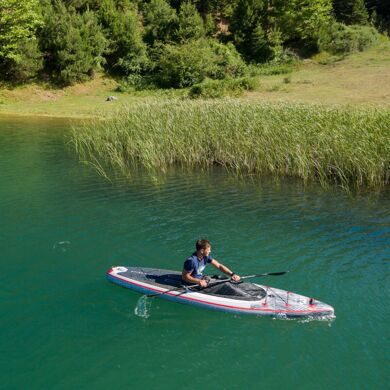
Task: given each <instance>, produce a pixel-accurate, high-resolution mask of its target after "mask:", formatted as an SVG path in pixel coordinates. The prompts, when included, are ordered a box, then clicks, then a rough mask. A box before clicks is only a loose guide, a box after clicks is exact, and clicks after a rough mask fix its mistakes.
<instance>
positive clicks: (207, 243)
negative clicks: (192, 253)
mask: <svg viewBox="0 0 390 390" xmlns="http://www.w3.org/2000/svg"><path fill="white" fill-rule="evenodd" d="M195 245H196V250H197V251H200V250H201V249H206V248H207V247H209V246H211V242H210V241H209V240H206V239H204V238H202V239H200V240H198V241H196V244H195Z"/></svg>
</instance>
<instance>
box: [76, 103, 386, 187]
mask: <svg viewBox="0 0 390 390" xmlns="http://www.w3.org/2000/svg"><path fill="white" fill-rule="evenodd" d="M389 128H390V111H389V110H387V109H380V108H352V107H324V106H319V105H311V106H309V105H299V104H298V105H297V104H291V103H277V104H275V103H273V104H270V103H262V104H259V103H253V102H248V101H242V100H231V99H222V100H214V101H210V100H197V101H191V100H171V101H169V102H167V101H148V102H140V103H137V104H134V105H133V106H131V107H128V108H127V109H123V110H122V111H119V112H117V114H116V115H115V117H114V118H112V119H109V120H106V121H94V122H88V123H86V124H85V125H84V126H83V127H82V128H77V129H75V130H74V131H73V144H74V146H75V148H76V149H77V151H78V152H79V153H80V155H81V156H82V158H83V159H86V160H88V161H91V162H93V163H94V164H95V166H96V167H98V168H99V169H100V170H101V171H102V172H104V169H103V167H105V166H113V167H114V168H116V169H119V170H120V171H122V172H123V173H125V174H128V173H129V172H130V171H131V169H132V167H133V166H136V165H141V166H144V167H146V168H149V169H158V170H161V171H165V170H167V169H168V168H169V167H170V166H177V165H179V166H184V167H206V168H207V167H211V166H213V165H220V166H223V167H225V168H226V169H228V170H230V171H232V172H235V173H237V174H256V175H268V174H273V175H277V176H293V177H299V178H302V179H303V180H304V181H308V180H318V181H319V182H320V183H321V184H322V185H323V186H324V187H327V186H329V185H330V184H337V185H340V186H342V187H344V188H346V189H352V188H356V189H361V188H369V189H380V188H383V187H384V186H385V185H387V184H389V180H390V178H389V176H390V132H389Z"/></svg>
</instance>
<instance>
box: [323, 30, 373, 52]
mask: <svg viewBox="0 0 390 390" xmlns="http://www.w3.org/2000/svg"><path fill="white" fill-rule="evenodd" d="M378 39H379V33H378V32H377V31H376V30H375V28H373V27H368V26H358V25H355V26H346V25H345V24H342V23H333V24H331V25H329V26H328V27H326V28H325V29H323V30H322V31H321V33H320V38H319V40H318V46H319V48H320V50H322V51H327V52H329V53H331V54H347V53H352V52H356V51H363V50H365V49H367V48H368V47H370V46H372V45H374V44H375V43H376V42H377V41H378Z"/></svg>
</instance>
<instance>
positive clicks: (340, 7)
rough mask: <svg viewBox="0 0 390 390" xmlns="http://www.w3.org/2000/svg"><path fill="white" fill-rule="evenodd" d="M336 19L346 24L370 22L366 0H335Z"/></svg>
mask: <svg viewBox="0 0 390 390" xmlns="http://www.w3.org/2000/svg"><path fill="white" fill-rule="evenodd" d="M333 10H334V13H335V16H336V19H337V20H338V21H339V22H343V23H345V24H362V25H366V24H368V19H369V18H368V11H367V8H366V6H365V3H364V0H333Z"/></svg>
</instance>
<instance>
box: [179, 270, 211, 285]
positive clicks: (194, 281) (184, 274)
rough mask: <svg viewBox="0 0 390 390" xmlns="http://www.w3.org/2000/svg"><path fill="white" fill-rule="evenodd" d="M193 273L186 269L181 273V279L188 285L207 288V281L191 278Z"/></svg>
mask: <svg viewBox="0 0 390 390" xmlns="http://www.w3.org/2000/svg"><path fill="white" fill-rule="evenodd" d="M191 272H192V271H187V270H186V269H183V271H182V273H181V278H182V279H183V280H185V281H186V282H188V283H192V284H199V286H201V287H207V281H206V280H203V279H197V278H194V277H193V276H191Z"/></svg>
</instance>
